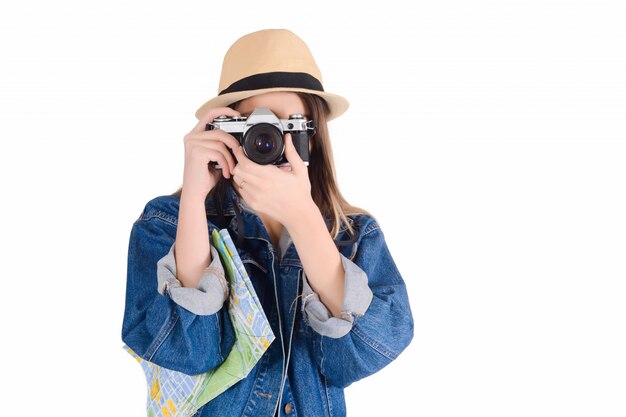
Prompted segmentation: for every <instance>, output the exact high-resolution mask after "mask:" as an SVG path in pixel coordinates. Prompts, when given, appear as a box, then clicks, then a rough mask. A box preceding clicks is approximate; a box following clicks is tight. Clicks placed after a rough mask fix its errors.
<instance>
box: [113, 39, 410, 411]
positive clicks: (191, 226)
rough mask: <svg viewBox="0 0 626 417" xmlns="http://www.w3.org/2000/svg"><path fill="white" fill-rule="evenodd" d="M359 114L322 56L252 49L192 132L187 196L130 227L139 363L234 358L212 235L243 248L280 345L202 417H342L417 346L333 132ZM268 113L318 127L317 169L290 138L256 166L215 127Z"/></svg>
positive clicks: (169, 200)
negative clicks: (334, 146) (340, 176)
mask: <svg viewBox="0 0 626 417" xmlns="http://www.w3.org/2000/svg"><path fill="white" fill-rule="evenodd" d="M347 107H348V103H347V101H346V100H345V99H343V98H342V97H340V96H337V95H334V94H330V93H328V92H325V91H324V89H323V87H322V78H321V74H320V71H319V69H318V67H317V65H316V64H315V61H314V59H313V57H312V55H311V53H310V51H309V48H308V47H307V46H306V44H305V43H304V42H303V41H302V40H301V39H300V38H299V37H297V36H296V35H295V34H293V33H292V32H290V31H288V30H262V31H258V32H254V33H251V34H248V35H246V36H244V37H242V38H240V39H239V40H237V41H236V42H235V43H234V44H233V45H232V46H231V48H230V49H229V50H228V52H227V53H226V56H225V58H224V63H223V67H222V76H221V79H220V87H219V94H218V96H217V97H215V98H213V99H211V100H209V101H208V102H206V103H205V104H204V105H202V106H201V107H200V108H199V109H198V111H197V112H196V117H197V118H198V119H199V122H198V124H197V125H196V127H194V129H192V130H191V132H189V133H188V134H187V135H186V136H185V137H184V146H185V165H184V173H183V185H182V187H181V189H179V190H178V191H177V192H176V193H174V194H173V195H165V196H159V197H156V198H154V199H152V200H151V201H149V202H148V203H147V204H146V206H145V208H144V210H143V212H142V213H141V215H140V216H139V218H138V219H137V220H136V221H135V223H134V224H133V228H132V231H131V235H130V244H129V254H128V277H127V279H128V283H127V294H126V308H125V314H124V323H123V329H122V339H123V341H124V342H125V343H126V344H127V345H128V346H129V347H130V348H131V349H132V350H133V351H134V352H135V353H136V354H137V355H138V356H140V357H141V358H143V359H146V360H149V361H151V362H153V363H155V364H157V365H160V366H162V367H164V368H169V369H173V370H176V371H180V372H184V373H186V374H189V375H195V374H199V373H204V372H207V371H208V370H210V369H213V368H215V367H218V366H219V365H220V364H221V363H222V362H223V361H224V358H225V356H226V355H227V354H228V352H229V351H230V349H231V348H232V346H233V343H234V336H233V329H232V326H231V324H230V319H229V316H228V314H227V308H226V304H225V301H226V300H227V298H228V285H227V283H226V281H225V278H224V269H223V267H222V264H221V263H220V258H219V254H218V252H217V250H216V248H215V247H213V245H212V243H211V242H210V236H211V233H212V231H213V230H215V229H217V230H220V229H222V228H227V229H228V231H229V234H230V235H231V237H232V238H233V241H235V242H237V244H236V246H237V251H238V253H239V255H240V257H241V259H242V261H243V263H244V265H245V268H246V271H247V273H248V275H249V277H250V280H251V281H252V283H253V285H254V289H255V291H256V293H257V295H258V298H259V300H260V302H261V305H262V307H263V310H264V312H265V315H266V316H267V319H268V321H269V322H270V324H271V327H272V330H273V333H274V334H275V335H276V338H275V340H274V341H273V342H272V343H271V344H270V346H269V348H268V349H267V351H266V352H265V353H264V354H263V356H262V358H261V359H260V360H259V361H258V363H257V364H256V365H255V367H254V368H253V369H252V371H250V373H249V374H248V375H247V377H246V378H244V379H242V380H241V381H239V382H238V383H236V384H235V385H233V386H232V387H230V388H229V389H227V390H226V391H225V392H223V393H222V394H220V395H219V396H217V397H216V398H214V399H212V400H211V401H209V402H208V403H207V404H206V405H204V406H203V407H202V408H201V409H200V410H199V411H198V413H197V414H196V415H198V416H226V417H227V416H255V417H256V416H258V417H263V416H267V417H271V416H276V415H301V416H344V415H345V414H346V410H345V401H344V394H343V388H345V387H346V386H348V385H350V384H351V383H353V382H355V381H357V380H359V379H361V378H364V377H366V376H368V375H371V374H373V373H375V372H377V371H378V370H380V369H381V368H383V367H384V366H386V365H388V364H389V363H390V362H391V361H393V360H394V359H395V358H397V357H398V355H399V354H400V353H401V352H402V351H403V350H404V349H405V348H406V347H407V345H408V344H409V343H410V341H411V340H412V338H413V318H412V315H411V309H410V306H409V301H408V298H407V292H406V287H405V284H404V281H403V279H402V277H401V275H400V273H399V271H398V269H397V267H396V265H395V263H394V261H393V258H392V256H391V254H390V252H389V249H388V247H387V244H386V242H385V237H384V235H383V232H382V230H381V229H380V226H379V224H378V223H377V221H376V219H375V218H374V217H373V216H372V215H371V214H370V213H368V212H367V211H365V210H363V209H360V208H358V207H354V206H351V205H350V204H348V203H347V202H346V200H345V199H344V198H343V196H342V194H341V192H340V191H339V187H338V185H337V181H336V176H335V168H334V164H333V156H332V151H331V142H330V138H329V135H328V130H327V124H326V122H327V121H328V120H331V119H333V118H335V117H337V116H339V115H340V114H342V113H343V112H344V111H345V110H346V109H347ZM258 108H267V109H270V110H271V111H272V112H273V113H274V114H275V115H276V116H277V117H278V118H279V119H288V118H289V116H290V115H294V114H300V115H303V116H304V117H305V118H306V119H308V120H312V121H314V122H315V126H316V129H315V131H314V134H312V136H311V137H310V138H309V140H308V148H309V155H308V156H305V158H304V159H308V161H305V160H303V159H302V155H305V154H306V152H303V151H297V150H296V146H294V141H293V138H292V137H291V134H286V135H285V136H284V152H283V153H284V157H285V158H286V160H287V162H286V163H281V164H280V166H279V164H274V163H268V164H259V163H256V162H254V161H253V160H252V159H251V154H250V153H249V151H245V150H244V148H243V147H242V146H241V144H240V143H239V141H238V140H237V139H236V138H235V137H234V136H233V135H231V134H229V133H227V132H226V131H225V130H221V129H215V130H206V125H207V123H211V122H212V121H214V119H216V118H217V117H219V116H222V115H226V116H231V117H234V116H249V115H250V114H251V113H252V112H253V111H254V110H255V109H258ZM261 145H263V144H259V146H261ZM259 149H261V148H259ZM261 150H262V149H261ZM283 162H284V161H283ZM307 162H308V164H307ZM217 164H219V167H216V165H217Z"/></svg>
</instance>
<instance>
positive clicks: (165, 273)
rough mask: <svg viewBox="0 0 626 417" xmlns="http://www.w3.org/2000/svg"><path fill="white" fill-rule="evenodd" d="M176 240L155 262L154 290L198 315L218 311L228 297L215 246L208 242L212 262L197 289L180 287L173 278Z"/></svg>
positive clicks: (178, 282) (174, 275)
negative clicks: (155, 277) (155, 285)
mask: <svg viewBox="0 0 626 417" xmlns="http://www.w3.org/2000/svg"><path fill="white" fill-rule="evenodd" d="M175 246H176V242H174V243H173V244H172V246H171V247H170V250H169V252H168V253H167V254H166V255H165V256H164V257H163V258H161V259H159V261H158V262H157V280H158V287H157V290H158V292H159V294H161V295H165V294H167V295H169V296H170V298H171V299H172V300H173V301H174V302H175V303H176V304H178V305H179V306H181V307H183V308H185V309H187V310H189V311H191V312H192V313H194V314H198V315H204V316H206V315H211V314H215V313H216V312H218V311H219V310H220V309H221V308H222V306H223V304H224V301H226V298H228V282H227V281H226V278H225V276H224V267H223V266H222V263H221V261H220V256H219V253H218V252H217V249H216V248H215V247H214V246H213V245H211V264H210V265H209V266H208V267H207V268H206V269H205V270H204V271H203V273H202V276H201V277H200V282H199V283H198V288H189V287H183V286H182V285H181V283H180V281H179V280H178V279H177V278H176V259H175V256H174V251H175Z"/></svg>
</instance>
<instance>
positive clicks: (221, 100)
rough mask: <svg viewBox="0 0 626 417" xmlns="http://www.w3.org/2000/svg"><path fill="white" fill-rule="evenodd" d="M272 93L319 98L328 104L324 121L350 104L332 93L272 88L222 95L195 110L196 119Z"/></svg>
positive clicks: (343, 111)
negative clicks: (303, 94)
mask: <svg viewBox="0 0 626 417" xmlns="http://www.w3.org/2000/svg"><path fill="white" fill-rule="evenodd" d="M272 91H293V92H301V93H310V94H314V95H316V96H319V97H321V98H322V99H324V100H325V101H326V103H327V104H328V108H329V110H330V113H329V114H328V116H327V117H326V120H329V121H330V120H333V119H335V118H337V117H339V116H341V115H342V114H343V113H345V112H346V110H348V107H350V103H349V102H348V100H346V99H345V98H343V97H341V96H339V95H337V94H332V93H327V92H325V91H317V90H309V89H306V88H291V87H273V88H263V89H259V90H248V91H236V92H233V93H227V94H223V95H221V96H217V97H214V98H212V99H211V100H209V101H207V102H206V103H204V104H203V105H202V106H200V108H199V109H198V110H196V118H197V119H198V120H200V119H201V118H202V116H203V115H204V114H205V113H206V112H207V111H208V110H209V109H212V108H215V107H226V106H228V105H230V104H232V103H234V102H236V101H239V100H243V99H245V98H248V97H252V96H256V95H259V94H263V93H269V92H272Z"/></svg>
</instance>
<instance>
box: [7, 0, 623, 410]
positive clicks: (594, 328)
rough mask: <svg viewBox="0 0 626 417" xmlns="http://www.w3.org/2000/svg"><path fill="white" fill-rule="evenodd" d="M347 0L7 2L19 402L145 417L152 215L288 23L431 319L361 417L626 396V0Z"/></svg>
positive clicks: (345, 170)
mask: <svg viewBox="0 0 626 417" xmlns="http://www.w3.org/2000/svg"><path fill="white" fill-rule="evenodd" d="M345 3H346V2H337V1H336V2H329V3H324V2H314V3H308V4H305V3H302V4H298V2H277V1H263V2H255V3H254V5H251V4H249V3H247V2H245V1H244V2H239V3H232V4H229V3H216V2H197V1H189V2H181V3H179V4H175V3H173V2H158V1H156V2H155V1H151V2H148V1H133V2H126V1H124V2H122V1H107V2H78V1H75V2H70V1H62V2H44V1H38V2H21V3H19V4H18V3H16V2H5V3H3V5H2V6H0V54H1V64H0V138H1V139H2V149H3V150H2V151H1V152H0V174H1V175H0V178H1V180H2V192H3V197H2V204H1V205H0V206H1V210H2V212H1V215H2V226H3V227H2V237H3V240H4V249H3V250H2V295H3V297H2V302H1V303H0V306H1V307H0V308H1V309H2V310H1V317H2V319H1V320H2V330H3V332H2V333H3V336H2V345H1V346H2V347H1V349H2V362H3V366H2V380H3V386H4V387H5V388H3V395H2V397H3V403H2V414H3V415H10V416H17V415H67V416H84V415H89V416H109V415H119V416H141V415H144V406H145V395H146V391H145V390H146V387H145V380H144V376H143V373H142V371H141V368H140V366H139V365H138V364H137V363H136V362H135V361H134V360H133V359H132V358H131V357H130V356H129V355H128V354H127V353H126V352H125V351H124V350H123V349H122V341H121V335H120V332H121V324H122V313H123V308H124V294H125V279H126V257H127V249H128V238H129V233H130V230H131V227H132V222H133V221H134V220H135V219H136V218H137V216H138V215H139V213H140V212H141V210H142V209H143V207H144V205H145V203H146V202H147V201H148V200H149V199H151V198H154V197H156V196H158V195H164V194H170V193H172V192H173V191H175V190H176V189H177V188H178V186H180V185H181V184H182V172H183V146H182V145H183V142H182V139H183V136H184V135H185V134H186V133H187V132H188V131H189V130H191V128H192V127H193V126H194V125H195V123H196V119H195V117H194V112H195V110H196V109H197V108H198V107H199V106H200V105H201V104H202V103H204V102H205V101H206V100H208V99H209V98H211V97H213V96H214V95H215V93H216V90H217V83H218V80H219V71H220V67H221V62H222V58H223V55H224V53H225V52H226V49H227V48H228V47H229V46H230V45H231V44H232V42H234V41H235V40H236V39H237V38H238V37H240V36H242V35H244V34H246V33H249V32H252V31H255V30H258V29H263V28H273V27H277V28H280V27H285V28H289V29H291V30H293V31H294V32H296V33H297V34H298V35H299V36H300V37H301V38H303V39H304V40H305V41H306V42H307V43H308V45H309V46H310V48H311V50H312V51H313V54H314V55H315V57H316V59H317V62H318V65H319V66H320V68H321V69H322V73H323V76H324V85H325V88H326V90H327V91H331V92H335V93H337V94H341V95H344V96H345V97H347V98H348V99H349V100H350V102H351V108H350V109H349V110H348V112H347V113H346V114H345V115H344V116H342V117H341V118H339V119H337V120H335V121H333V122H331V124H330V131H331V137H332V141H333V146H334V151H335V157H336V161H335V162H336V165H337V170H338V176H339V181H340V186H341V189H342V191H343V192H344V194H345V196H346V197H347V198H348V200H349V201H350V202H352V203H353V204H355V205H358V206H362V207H365V208H367V209H368V210H370V211H371V212H373V213H374V214H375V215H376V216H377V217H378V219H379V221H380V223H381V226H382V229H383V231H384V233H385V236H386V238H387V241H388V245H389V247H390V249H391V252H392V255H393V256H394V259H395V260H396V263H397V265H398V268H399V269H400V271H401V272H402V275H403V277H404V279H405V281H406V284H407V287H408V290H409V295H410V301H411V307H412V310H413V314H414V318H415V338H414V340H413V342H412V344H411V345H410V346H409V348H407V350H406V351H405V352H404V353H403V354H402V355H401V356H400V357H399V358H398V359H397V360H396V361H395V362H393V363H392V364H390V365H389V366H388V367H386V368H384V369H383V370H382V371H380V372H379V373H377V374H375V375H373V376H371V377H369V378H366V379H364V380H362V381H359V382H357V383H355V384H353V385H352V386H350V387H349V388H347V389H346V397H347V407H348V413H349V415H351V416H370V415H372V416H373V415H411V416H413V415H415V416H428V417H434V416H455V417H456V416H465V415H470V416H474V415H475V416H529V415H533V416H565V415H567V416H618V415H620V416H623V415H625V413H626V402H625V401H624V395H625V394H624V393H625V392H626V355H624V352H626V334H625V324H626V323H625V321H626V320H625V318H626V303H625V301H624V299H625V295H626V291H625V290H626V285H625V278H626V262H625V250H626V215H625V213H626V195H625V186H626V163H625V160H626V123H625V121H626V120H625V116H626V57H625V55H626V53H625V51H626V13H625V12H624V9H621V10H620V8H619V7H620V6H622V4H620V3H621V2H619V1H612V2H611V1H601V0H593V1H575V0H569V1H548V0H540V1H528V0H525V1H501V0H499V1H496V0H494V1H438V2H420V3H415V2H400V1H396V0H392V1H385V2H377V3H373V2H372V3H366V2H358V3H357V2H348V3H350V5H347V4H345ZM7 387H8V391H7Z"/></svg>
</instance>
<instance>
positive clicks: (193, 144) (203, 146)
mask: <svg viewBox="0 0 626 417" xmlns="http://www.w3.org/2000/svg"><path fill="white" fill-rule="evenodd" d="M223 114H224V115H227V116H239V115H240V114H239V112H238V111H236V110H233V109H231V108H230V107H218V108H214V109H210V110H209V111H207V112H206V113H205V114H204V115H203V116H202V117H201V118H200V121H199V122H198V124H197V125H196V127H194V128H193V129H192V130H191V132H189V133H187V134H186V135H185V137H184V139H183V142H184V144H185V168H184V173H183V190H185V193H192V194H194V195H196V194H197V195H200V196H201V197H202V198H204V197H206V195H207V194H208V193H209V191H211V190H212V189H213V187H214V186H215V184H217V182H218V181H219V177H220V175H223V176H224V178H230V176H231V172H232V170H233V169H234V168H235V159H234V157H233V155H232V154H231V152H230V150H229V148H230V149H233V148H234V147H236V146H240V144H239V142H238V141H237V139H235V138H234V137H233V136H232V135H230V134H229V133H226V132H225V131H223V130H219V129H217V130H205V128H206V124H207V123H211V122H212V121H213V119H215V118H216V117H218V116H221V115H223ZM209 162H217V163H218V164H219V165H220V167H221V168H222V169H221V170H220V169H216V168H213V167H212V166H210V165H209Z"/></svg>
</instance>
